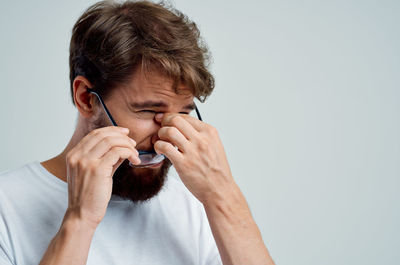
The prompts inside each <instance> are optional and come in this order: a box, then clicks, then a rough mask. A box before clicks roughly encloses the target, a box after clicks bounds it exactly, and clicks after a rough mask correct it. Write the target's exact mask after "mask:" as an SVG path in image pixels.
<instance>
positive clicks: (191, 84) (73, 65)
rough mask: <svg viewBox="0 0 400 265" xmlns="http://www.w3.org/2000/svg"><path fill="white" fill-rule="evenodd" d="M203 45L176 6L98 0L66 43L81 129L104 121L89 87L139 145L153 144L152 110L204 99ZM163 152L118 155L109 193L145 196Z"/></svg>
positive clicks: (153, 188) (158, 181)
mask: <svg viewBox="0 0 400 265" xmlns="http://www.w3.org/2000/svg"><path fill="white" fill-rule="evenodd" d="M208 59H209V55H208V50H207V48H206V46H205V45H204V43H203V42H202V41H201V40H200V35H199V31H198V29H197V27H196V25H195V24H194V23H193V22H191V21H189V20H188V18H187V17H186V16H185V15H183V14H181V13H180V12H179V11H177V10H175V9H172V8H166V7H164V6H163V5H161V4H154V3H151V2H146V1H140V2H125V3H122V4H120V3H116V2H110V1H107V2H100V3H97V4H95V5H93V6H91V7H90V8H89V9H88V10H86V12H85V13H84V14H83V15H82V16H81V17H80V18H79V19H78V21H77V23H76V24H75V26H74V28H73V35H72V39H71V45H70V80H71V96H72V99H73V103H74V105H75V106H76V107H77V108H78V110H79V112H80V121H81V122H82V124H78V126H82V127H83V128H84V129H83V130H84V131H85V132H84V134H85V133H88V132H89V131H91V130H93V129H95V128H99V127H104V126H110V125H111V123H110V121H109V120H108V118H107V116H106V115H105V113H104V111H103V110H102V108H101V106H100V104H99V102H98V100H97V98H96V97H95V96H94V95H92V94H89V93H87V92H86V88H87V87H90V88H93V89H94V90H96V91H97V92H98V93H99V94H100V95H101V96H102V98H103V100H104V101H105V103H106V105H107V107H108V108H109V110H110V112H111V113H112V116H113V117H114V119H115V121H116V122H117V124H118V125H119V126H121V127H126V128H129V129H130V133H129V136H130V137H131V138H133V139H134V140H135V141H136V142H137V149H138V150H153V146H154V143H155V141H157V140H158V136H157V132H158V130H159V128H160V124H159V123H158V122H156V120H155V119H154V116H155V113H158V112H175V113H179V112H180V113H189V112H190V111H191V110H192V109H193V98H194V97H196V98H198V99H199V100H200V101H204V100H205V99H206V97H207V96H208V95H210V94H211V92H212V90H213V88H214V79H213V76H212V75H211V74H210V73H209V72H208V70H207V66H208V65H207V64H208ZM170 165H171V163H170V162H169V160H168V159H166V160H165V162H164V163H163V164H162V165H160V166H158V167H154V168H142V169H138V168H136V169H134V168H132V167H130V166H129V164H128V161H124V162H123V163H122V164H121V166H120V167H119V168H118V170H117V171H116V172H115V174H114V177H113V179H114V183H113V194H116V195H119V196H121V197H123V198H126V199H130V200H132V201H145V200H147V199H149V198H151V197H152V196H154V195H156V194H157V193H158V192H159V191H160V189H161V188H162V186H163V183H164V180H165V177H166V174H167V171H168V168H169V167H170Z"/></svg>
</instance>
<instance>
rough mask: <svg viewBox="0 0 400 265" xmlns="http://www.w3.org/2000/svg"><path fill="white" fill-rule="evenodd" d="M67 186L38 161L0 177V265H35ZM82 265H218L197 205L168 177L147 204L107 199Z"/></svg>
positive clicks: (51, 233)
mask: <svg viewBox="0 0 400 265" xmlns="http://www.w3.org/2000/svg"><path fill="white" fill-rule="evenodd" d="M67 188H68V184H67V183H66V182H64V181H62V180H60V179H59V178H57V177H56V176H54V175H52V174H51V173H50V172H48V171H47V170H46V169H45V168H44V167H43V166H42V165H41V164H40V163H39V162H38V161H35V162H31V163H29V164H26V165H24V166H22V167H20V168H17V169H13V170H7V171H3V172H1V173H0V265H11V264H13V265H30V264H32V265H33V264H35V265H37V264H39V262H40V260H41V259H42V257H43V255H44V253H45V252H46V250H47V247H48V245H49V244H50V241H51V240H52V238H53V237H54V236H55V235H56V233H57V231H58V230H59V228H60V225H61V221H62V219H63V217H64V214H65V210H66V208H67V204H68V189H67ZM87 264H88V265H103V264H104V265H111V264H134V265H140V264H143V265H144V264H146V265H153V264H173V265H180V264H182V265H189V264H213V265H214V264H222V262H221V258H220V255H219V253H218V249H217V247H216V244H215V240H214V238H213V236H212V233H211V229H210V226H209V223H208V220H207V216H206V214H205V211H204V207H203V205H202V204H201V203H200V202H199V201H198V200H197V199H196V198H195V197H194V196H193V195H192V194H191V193H190V191H189V190H187V188H186V187H185V185H184V184H183V183H182V181H181V180H180V179H178V178H176V177H173V176H172V177H171V176H169V177H168V178H167V181H166V183H165V186H164V187H163V189H162V190H161V191H160V193H159V194H158V195H157V196H155V197H153V198H152V199H151V200H150V201H149V202H147V203H142V204H133V203H132V202H130V201H125V200H122V199H121V198H119V197H117V196H114V195H113V196H112V198H111V200H110V203H109V205H108V208H107V212H106V215H105V217H104V218H103V220H102V222H101V223H100V225H99V226H98V227H97V229H96V232H95V234H94V237H93V240H92V243H91V246H90V250H89V256H88V261H87Z"/></svg>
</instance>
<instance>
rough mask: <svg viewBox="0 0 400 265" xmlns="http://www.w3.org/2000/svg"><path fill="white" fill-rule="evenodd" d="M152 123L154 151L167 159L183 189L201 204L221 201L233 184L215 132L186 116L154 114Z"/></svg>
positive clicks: (204, 124) (213, 129)
mask: <svg viewBox="0 0 400 265" xmlns="http://www.w3.org/2000/svg"><path fill="white" fill-rule="evenodd" d="M156 121H158V122H160V123H161V128H160V130H159V131H158V137H159V138H160V140H158V141H157V142H155V144H154V149H155V151H156V152H157V153H159V154H164V155H165V156H167V157H168V159H169V160H170V161H171V162H172V164H173V165H174V167H175V169H176V171H177V173H178V174H179V176H180V178H181V180H182V182H183V183H184V184H185V186H186V187H187V188H188V189H189V190H190V191H191V192H192V193H193V195H194V196H196V198H197V199H198V200H199V201H200V202H202V203H203V204H204V203H206V202H208V201H209V200H213V199H223V196H224V194H225V193H226V192H229V189H230V188H232V187H234V186H235V185H236V184H235V182H234V180H233V177H232V173H231V170H230V167H229V164H228V160H227V157H226V154H225V150H224V147H223V145H222V142H221V140H220V137H219V135H218V132H217V130H216V129H215V128H214V127H212V126H211V125H209V124H206V123H204V122H202V121H200V120H198V119H196V118H194V117H191V116H189V115H187V114H175V113H165V114H162V113H158V114H157V115H156Z"/></svg>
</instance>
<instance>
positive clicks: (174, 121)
mask: <svg viewBox="0 0 400 265" xmlns="http://www.w3.org/2000/svg"><path fill="white" fill-rule="evenodd" d="M181 120H182V117H181V116H178V115H176V116H173V117H172V118H171V123H172V124H174V125H176V124H179V123H180V122H181Z"/></svg>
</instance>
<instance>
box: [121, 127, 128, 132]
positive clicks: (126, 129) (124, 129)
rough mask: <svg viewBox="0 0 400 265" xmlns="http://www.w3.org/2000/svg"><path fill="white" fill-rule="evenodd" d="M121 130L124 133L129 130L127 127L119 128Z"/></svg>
mask: <svg viewBox="0 0 400 265" xmlns="http://www.w3.org/2000/svg"><path fill="white" fill-rule="evenodd" d="M121 130H122V131H123V132H124V133H128V132H129V129H128V128H123V127H122V128H121Z"/></svg>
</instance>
